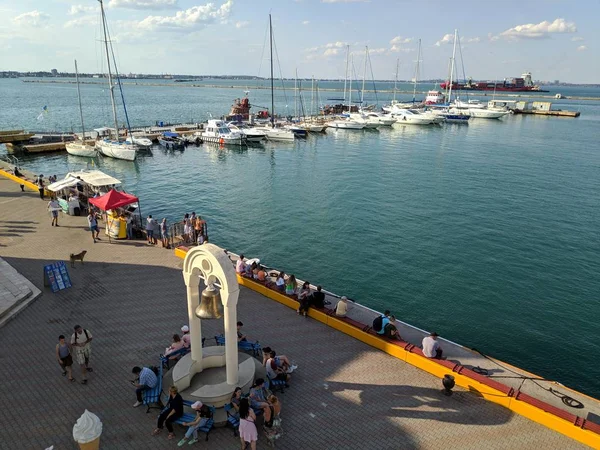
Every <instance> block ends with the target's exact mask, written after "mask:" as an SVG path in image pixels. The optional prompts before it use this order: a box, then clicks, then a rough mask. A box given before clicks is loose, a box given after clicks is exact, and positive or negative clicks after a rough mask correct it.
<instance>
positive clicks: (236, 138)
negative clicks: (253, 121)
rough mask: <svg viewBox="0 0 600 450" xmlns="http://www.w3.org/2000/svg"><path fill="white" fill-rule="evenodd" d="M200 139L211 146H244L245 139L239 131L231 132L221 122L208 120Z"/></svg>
mask: <svg viewBox="0 0 600 450" xmlns="http://www.w3.org/2000/svg"><path fill="white" fill-rule="evenodd" d="M200 138H201V139H202V141H204V142H210V143H212V144H228V145H246V137H245V136H244V135H243V134H242V133H240V132H239V131H232V130H231V129H230V128H229V127H228V126H227V124H226V123H225V122H223V121H222V120H214V119H211V120H209V121H208V124H207V125H206V129H205V130H204V131H203V132H202V134H201V135H200Z"/></svg>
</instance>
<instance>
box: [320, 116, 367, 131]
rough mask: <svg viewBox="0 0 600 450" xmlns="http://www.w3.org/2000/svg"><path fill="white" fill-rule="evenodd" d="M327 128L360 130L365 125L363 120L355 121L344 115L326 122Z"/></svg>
mask: <svg viewBox="0 0 600 450" xmlns="http://www.w3.org/2000/svg"><path fill="white" fill-rule="evenodd" d="M327 126H328V127H329V128H339V129H343V130H362V129H363V128H364V127H365V123H364V122H356V121H355V120H350V119H348V118H345V117H338V118H337V119H334V120H332V121H330V122H327Z"/></svg>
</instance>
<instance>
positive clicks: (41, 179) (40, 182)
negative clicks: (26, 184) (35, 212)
mask: <svg viewBox="0 0 600 450" xmlns="http://www.w3.org/2000/svg"><path fill="white" fill-rule="evenodd" d="M35 184H37V187H38V191H39V192H40V198H41V199H42V200H44V174H43V173H40V176H39V177H37V178H36V179H35Z"/></svg>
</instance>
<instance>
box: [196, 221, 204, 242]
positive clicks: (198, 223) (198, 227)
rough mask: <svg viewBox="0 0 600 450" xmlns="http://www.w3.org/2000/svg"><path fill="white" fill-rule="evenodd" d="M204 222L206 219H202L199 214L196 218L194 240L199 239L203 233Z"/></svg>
mask: <svg viewBox="0 0 600 450" xmlns="http://www.w3.org/2000/svg"><path fill="white" fill-rule="evenodd" d="M203 223H204V221H203V220H202V217H200V216H198V217H197V218H196V220H195V221H194V241H198V236H200V235H201V234H203V233H202V227H203Z"/></svg>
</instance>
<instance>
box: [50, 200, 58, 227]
mask: <svg viewBox="0 0 600 450" xmlns="http://www.w3.org/2000/svg"><path fill="white" fill-rule="evenodd" d="M48 211H50V214H51V215H52V222H51V224H50V225H51V226H53V227H54V226H56V227H57V226H58V211H60V204H59V203H58V201H57V200H56V197H52V198H51V200H50V201H49V202H48Z"/></svg>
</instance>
